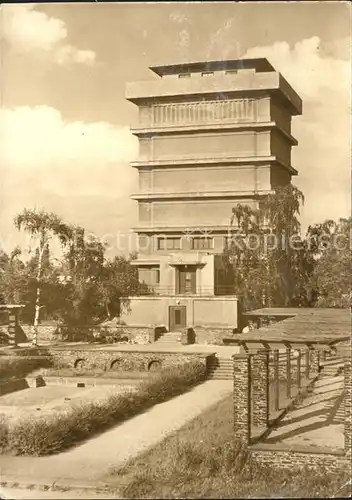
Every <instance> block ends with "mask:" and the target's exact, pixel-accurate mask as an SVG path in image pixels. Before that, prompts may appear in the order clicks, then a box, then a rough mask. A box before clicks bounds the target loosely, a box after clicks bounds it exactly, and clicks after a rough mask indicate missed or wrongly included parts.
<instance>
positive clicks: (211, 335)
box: [192, 326, 235, 345]
mask: <svg viewBox="0 0 352 500" xmlns="http://www.w3.org/2000/svg"><path fill="white" fill-rule="evenodd" d="M192 330H193V331H194V334H195V343H196V344H214V345H223V344H224V342H223V339H224V338H229V337H234V338H235V334H234V329H233V328H230V327H229V328H227V327H217V326H193V327H192Z"/></svg>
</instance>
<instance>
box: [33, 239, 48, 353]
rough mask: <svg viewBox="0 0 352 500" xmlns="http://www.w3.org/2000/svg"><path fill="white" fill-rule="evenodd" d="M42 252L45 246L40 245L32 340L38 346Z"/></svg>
mask: <svg viewBox="0 0 352 500" xmlns="http://www.w3.org/2000/svg"><path fill="white" fill-rule="evenodd" d="M44 250H45V245H44V244H42V245H41V248H40V251H39V259H38V270H37V293H36V299H35V314H34V323H33V339H32V344H33V345H38V325H39V313H40V295H41V290H40V280H41V276H42V267H43V255H44Z"/></svg>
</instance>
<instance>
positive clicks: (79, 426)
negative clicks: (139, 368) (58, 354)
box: [0, 361, 205, 456]
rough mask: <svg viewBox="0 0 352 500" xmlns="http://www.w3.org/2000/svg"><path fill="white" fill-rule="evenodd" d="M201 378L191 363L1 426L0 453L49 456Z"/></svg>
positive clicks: (202, 373)
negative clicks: (92, 398) (104, 396)
mask: <svg viewBox="0 0 352 500" xmlns="http://www.w3.org/2000/svg"><path fill="white" fill-rule="evenodd" d="M204 379H205V365H204V364H203V363H201V362H200V361H191V362H187V363H184V364H182V365H177V366H174V367H171V368H167V369H164V370H162V371H161V372H160V373H159V374H158V375H155V376H153V377H152V378H150V379H148V380H146V381H143V382H141V383H140V384H138V386H137V389H136V390H135V391H130V392H126V393H121V394H117V395H113V396H110V397H109V398H107V399H106V400H105V401H103V402H90V403H84V404H81V405H80V406H76V407H72V408H71V409H70V410H68V411H67V412H61V413H55V414H53V415H52V416H50V417H44V418H38V419H36V418H35V419H27V418H26V419H24V420H22V421H19V422H16V423H13V424H6V425H5V427H4V426H3V425H2V427H1V428H0V450H1V452H2V453H12V454H15V455H31V456H39V455H49V454H53V453H57V452H59V451H62V450H63V449H65V448H69V447H70V446H72V445H74V444H76V443H78V442H80V441H82V440H84V439H87V438H88V437H91V436H92V435H93V434H96V433H99V432H102V431H104V430H106V429H107V428H109V427H111V426H113V425H115V424H117V423H119V422H122V421H124V420H126V419H128V418H130V417H132V416H134V415H136V414H138V413H140V412H142V411H143V410H146V409H148V408H150V407H151V406H153V405H155V404H157V403H161V402H163V401H166V400H167V399H169V398H172V397H174V396H177V395H179V394H182V393H183V392H185V391H186V390H188V389H189V388H191V387H192V386H194V385H196V384H198V383H199V382H201V381H203V380H204Z"/></svg>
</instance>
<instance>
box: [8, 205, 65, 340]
mask: <svg viewBox="0 0 352 500" xmlns="http://www.w3.org/2000/svg"><path fill="white" fill-rule="evenodd" d="M14 224H15V227H16V228H17V229H18V230H21V229H23V230H24V231H27V232H28V233H29V234H30V235H31V237H32V239H37V241H36V242H35V244H36V249H37V269H36V278H35V288H36V299H35V312H34V321H33V344H35V345H36V344H37V341H38V324H39V315H40V309H41V291H42V274H43V262H44V257H45V252H47V253H48V252H49V243H50V240H51V239H52V238H53V237H57V238H58V239H59V241H60V242H61V243H62V244H63V245H65V244H67V241H68V239H69V238H70V237H71V229H70V227H69V226H67V225H66V224H64V223H63V221H62V219H61V218H60V217H59V216H58V215H56V214H54V213H51V212H50V213H49V212H45V211H44V210H42V211H40V212H37V211H36V210H29V209H24V210H23V211H22V212H21V213H19V214H17V215H16V217H15V219H14Z"/></svg>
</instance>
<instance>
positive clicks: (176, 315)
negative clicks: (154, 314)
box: [169, 306, 186, 332]
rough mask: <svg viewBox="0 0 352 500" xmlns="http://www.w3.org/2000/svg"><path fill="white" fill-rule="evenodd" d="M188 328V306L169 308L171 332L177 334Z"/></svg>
mask: <svg viewBox="0 0 352 500" xmlns="http://www.w3.org/2000/svg"><path fill="white" fill-rule="evenodd" d="M185 327H186V306H169V331H170V332H175V331H177V330H182V329H183V328H185Z"/></svg>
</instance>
